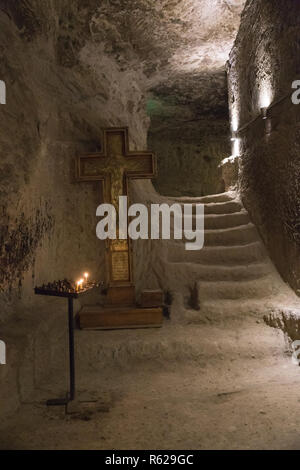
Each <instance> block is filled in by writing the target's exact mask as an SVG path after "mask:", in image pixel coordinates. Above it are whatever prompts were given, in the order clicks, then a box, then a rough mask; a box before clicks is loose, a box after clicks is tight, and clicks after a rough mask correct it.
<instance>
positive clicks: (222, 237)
mask: <svg viewBox="0 0 300 470" xmlns="http://www.w3.org/2000/svg"><path fill="white" fill-rule="evenodd" d="M255 241H260V240H259V235H258V232H257V229H256V227H255V225H253V224H252V223H250V224H247V225H240V226H239V227H231V228H227V229H216V230H205V232H204V246H216V245H244V244H248V243H251V242H255Z"/></svg>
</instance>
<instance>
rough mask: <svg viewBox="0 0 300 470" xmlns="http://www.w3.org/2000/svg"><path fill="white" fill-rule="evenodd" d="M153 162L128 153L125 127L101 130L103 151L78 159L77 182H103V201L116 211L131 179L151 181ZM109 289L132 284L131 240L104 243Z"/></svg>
mask: <svg viewBox="0 0 300 470" xmlns="http://www.w3.org/2000/svg"><path fill="white" fill-rule="evenodd" d="M155 175H156V159H155V157H154V155H153V154H152V153H150V152H130V151H129V144H128V129H127V128H110V129H105V130H104V131H103V139H102V152H101V153H93V154H88V155H83V156H79V157H78V159H77V180H78V181H102V182H103V185H102V190H103V200H104V202H106V203H111V204H113V205H114V207H115V208H116V210H117V212H118V207H119V205H118V203H119V196H128V183H129V180H130V179H141V178H153V177H154V176H155ZM107 254H108V266H109V286H114V287H116V286H117V287H121V286H123V287H124V286H130V285H132V283H133V269H132V257H131V249H130V240H129V239H128V240H112V241H108V244H107Z"/></svg>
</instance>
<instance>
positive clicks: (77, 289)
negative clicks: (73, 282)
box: [76, 279, 83, 292]
mask: <svg viewBox="0 0 300 470" xmlns="http://www.w3.org/2000/svg"><path fill="white" fill-rule="evenodd" d="M82 284H83V279H80V280H79V281H78V282H77V286H76V291H77V292H78V291H79V290H80V289H81V288H82Z"/></svg>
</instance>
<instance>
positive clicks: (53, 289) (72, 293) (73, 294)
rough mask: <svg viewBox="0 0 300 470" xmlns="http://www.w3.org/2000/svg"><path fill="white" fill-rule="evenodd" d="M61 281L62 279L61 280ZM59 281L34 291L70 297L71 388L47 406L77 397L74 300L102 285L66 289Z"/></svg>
mask: <svg viewBox="0 0 300 470" xmlns="http://www.w3.org/2000/svg"><path fill="white" fill-rule="evenodd" d="M59 282H60V281H59ZM58 285H59V283H53V284H48V285H47V286H42V287H36V288H35V289H34V292H35V294H36V295H47V296H51V297H63V298H66V299H68V325H69V381H70V390H69V392H68V393H67V394H66V397H65V398H56V399H51V400H48V401H47V406H64V405H67V404H68V403H69V402H70V401H73V400H74V399H75V395H76V387H75V354H74V353H75V345H74V308H73V301H74V299H78V298H79V297H80V296H81V295H83V294H86V293H87V292H89V291H90V290H92V289H94V288H95V287H100V285H101V284H96V283H88V285H87V286H86V287H84V288H82V289H81V290H78V291H77V290H76V289H71V288H68V289H64V287H58Z"/></svg>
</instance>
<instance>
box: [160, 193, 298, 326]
mask: <svg viewBox="0 0 300 470" xmlns="http://www.w3.org/2000/svg"><path fill="white" fill-rule="evenodd" d="M174 202H176V203H179V204H186V203H189V204H197V203H202V204H204V205H205V236H204V241H205V242H204V243H205V244H204V248H203V249H202V250H200V251H186V250H185V246H184V241H181V240H180V241H174V240H173V241H170V242H164V243H166V245H165V246H164V248H162V251H161V259H162V260H163V261H162V263H161V267H162V271H163V272H162V273H161V278H162V279H163V280H164V284H165V285H167V289H168V290H169V291H170V292H171V293H172V294H173V297H174V308H173V309H172V311H173V312H174V315H175V317H176V318H177V319H179V318H180V317H182V318H186V319H189V321H191V322H197V319H198V321H200V320H201V319H202V320H203V318H204V317H206V318H207V316H210V317H215V318H219V317H220V315H224V316H226V317H228V316H236V315H239V314H244V313H246V312H248V313H263V314H264V315H265V314H266V313H267V311H269V310H270V309H272V308H277V307H278V306H279V305H281V304H283V305H285V306H286V303H288V304H289V305H291V304H292V305H293V306H295V305H297V304H298V298H297V297H296V295H295V294H294V293H293V292H292V291H291V289H290V288H289V287H288V286H287V285H286V284H285V283H284V282H283V280H282V279H281V277H280V276H279V274H278V273H277V271H276V269H275V268H274V266H273V264H272V262H271V261H270V259H269V257H268V254H267V251H266V249H265V247H264V244H263V242H262V241H261V239H260V236H259V234H258V232H257V229H256V227H255V226H254V225H253V223H251V221H250V218H249V214H248V212H247V211H246V210H245V208H244V207H243V205H242V203H241V201H240V200H239V198H238V196H237V194H236V193H234V192H228V193H224V194H218V195H213V196H206V197H203V198H172V199H169V203H174ZM194 217H195V216H194ZM163 250H165V254H164V252H163ZM195 292H196V297H197V299H198V300H197V305H196V306H195V305H194V310H198V312H197V314H195V313H194V314H192V310H193V309H191V308H189V307H190V306H191V305H192V303H193V302H192V301H191V295H193V296H194V297H195ZM191 293H193V294H191ZM176 312H177V313H176ZM178 312H179V313H178Z"/></svg>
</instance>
